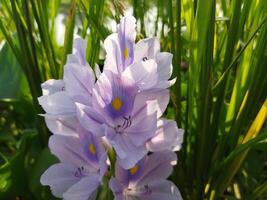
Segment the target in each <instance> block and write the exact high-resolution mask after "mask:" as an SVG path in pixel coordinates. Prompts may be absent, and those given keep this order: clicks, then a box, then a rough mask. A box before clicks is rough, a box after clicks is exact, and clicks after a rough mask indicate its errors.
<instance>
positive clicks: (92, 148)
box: [88, 144, 96, 155]
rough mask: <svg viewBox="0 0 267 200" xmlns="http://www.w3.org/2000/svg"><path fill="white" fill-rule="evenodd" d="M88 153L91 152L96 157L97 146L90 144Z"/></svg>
mask: <svg viewBox="0 0 267 200" xmlns="http://www.w3.org/2000/svg"><path fill="white" fill-rule="evenodd" d="M88 151H89V152H90V154H93V155H95V154H96V150H95V146H94V145H93V144H89V145H88Z"/></svg>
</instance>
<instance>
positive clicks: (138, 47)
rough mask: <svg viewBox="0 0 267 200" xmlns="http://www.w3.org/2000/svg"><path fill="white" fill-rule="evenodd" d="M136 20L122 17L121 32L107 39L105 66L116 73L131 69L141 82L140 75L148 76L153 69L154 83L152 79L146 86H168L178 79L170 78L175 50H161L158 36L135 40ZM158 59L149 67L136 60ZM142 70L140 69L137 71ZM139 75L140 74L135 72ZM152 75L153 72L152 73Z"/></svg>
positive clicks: (162, 87)
mask: <svg viewBox="0 0 267 200" xmlns="http://www.w3.org/2000/svg"><path fill="white" fill-rule="evenodd" d="M135 22H136V20H135V18H134V17H132V16H126V17H123V18H122V19H121V21H120V24H119V25H118V33H113V34H111V35H110V36H108V37H107V38H106V40H105V41H104V47H105V50H106V53H107V55H106V61H105V65H104V70H110V71H113V72H114V73H119V74H121V73H123V71H124V70H128V74H129V73H132V74H133V78H134V79H135V80H136V82H138V80H140V76H139V75H141V77H144V76H146V72H150V71H151V70H154V71H155V73H154V76H153V78H151V80H153V81H154V82H153V83H154V84H152V83H151V81H148V80H147V82H150V87H147V88H146V89H165V88H168V87H169V86H171V85H173V84H174V83H175V80H176V79H173V80H170V81H169V79H170V77H171V74H172V54H170V53H168V52H160V42H159V39H158V38H148V39H143V40H140V41H139V42H138V43H136V44H135V37H136V31H135V27H136V24H135ZM143 62H155V66H153V68H152V67H148V65H145V67H146V66H147V68H144V67H143V68H140V67H138V70H139V71H136V69H129V68H136V65H134V64H135V63H139V65H140V63H143ZM135 72H139V73H137V74H138V75H137V74H136V73H135ZM136 75H137V76H136ZM150 77H151V73H150Z"/></svg>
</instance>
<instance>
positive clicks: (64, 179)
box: [40, 163, 80, 198]
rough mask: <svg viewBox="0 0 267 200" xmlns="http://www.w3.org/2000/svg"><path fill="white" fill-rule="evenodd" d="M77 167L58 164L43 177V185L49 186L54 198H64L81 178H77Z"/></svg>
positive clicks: (50, 168)
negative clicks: (65, 193)
mask: <svg viewBox="0 0 267 200" xmlns="http://www.w3.org/2000/svg"><path fill="white" fill-rule="evenodd" d="M75 170H76V167H75V166H74V165H72V164H69V163H58V164H54V165H52V166H51V167H49V168H48V169H47V170H46V171H45V172H44V173H43V175H42V176H41V180H40V181H41V184H42V185H49V186H50V188H51V191H52V193H53V195H54V196H56V197H59V198H62V197H63V193H64V192H65V191H67V190H68V188H70V187H71V186H72V185H73V184H75V183H77V182H78V181H79V180H80V178H78V177H76V176H75V175H74V174H75Z"/></svg>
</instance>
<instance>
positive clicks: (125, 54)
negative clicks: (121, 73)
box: [123, 47, 129, 60]
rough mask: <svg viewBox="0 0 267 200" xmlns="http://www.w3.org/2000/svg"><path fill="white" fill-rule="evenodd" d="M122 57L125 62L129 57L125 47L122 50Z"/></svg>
mask: <svg viewBox="0 0 267 200" xmlns="http://www.w3.org/2000/svg"><path fill="white" fill-rule="evenodd" d="M123 57H124V59H125V60H126V59H127V58H128V57H129V50H128V48H127V47H125V48H124V50H123Z"/></svg>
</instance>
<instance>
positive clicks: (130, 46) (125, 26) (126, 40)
mask: <svg viewBox="0 0 267 200" xmlns="http://www.w3.org/2000/svg"><path fill="white" fill-rule="evenodd" d="M135 23H136V20H135V18H134V17H133V16H126V17H122V18H121V21H120V24H119V25H118V36H119V41H120V52H121V60H122V66H123V69H126V67H127V66H129V65H130V64H132V63H133V60H134V43H135V37H136V30H135V27H136V24H135Z"/></svg>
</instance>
